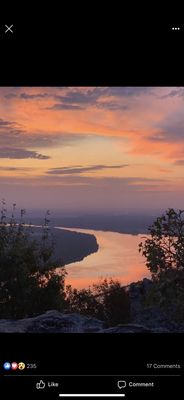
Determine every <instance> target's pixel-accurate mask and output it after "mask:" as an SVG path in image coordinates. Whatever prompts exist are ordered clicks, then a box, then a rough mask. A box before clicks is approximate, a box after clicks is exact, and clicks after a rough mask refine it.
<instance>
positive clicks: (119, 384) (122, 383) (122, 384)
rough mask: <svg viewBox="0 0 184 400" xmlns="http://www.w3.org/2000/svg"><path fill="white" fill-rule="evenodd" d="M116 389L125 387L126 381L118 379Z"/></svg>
mask: <svg viewBox="0 0 184 400" xmlns="http://www.w3.org/2000/svg"><path fill="white" fill-rule="evenodd" d="M117 385H118V389H123V388H125V387H126V381H118V383H117Z"/></svg>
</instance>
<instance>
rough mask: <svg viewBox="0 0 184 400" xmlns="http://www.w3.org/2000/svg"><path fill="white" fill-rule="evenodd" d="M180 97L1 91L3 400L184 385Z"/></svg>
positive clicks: (176, 90) (157, 90)
mask: <svg viewBox="0 0 184 400" xmlns="http://www.w3.org/2000/svg"><path fill="white" fill-rule="evenodd" d="M183 92H184V89H183V87H177V86H172V87H166V86H163V87H160V86H154V87H152V86H71V87H67V86H59V85H58V86H19V87H17V86H12V87H10V86H1V87H0V105H1V118H0V158H1V162H0V180H1V215H0V218H1V222H0V333H1V337H2V342H3V343H5V341H6V343H8V345H6V346H3V351H2V356H1V366H0V370H1V376H2V383H3V386H2V387H5V390H6V391H7V393H8V391H12V390H13V392H14V393H17V394H20V393H25V394H26V393H28V392H29V393H31V394H34V396H35V397H36V398H37V397H40V398H41V397H45V396H47V395H49V396H52V397H51V398H53V399H54V398H59V397H86V398H87V397H125V398H127V399H128V398H136V396H138V395H141V396H142V398H148V397H149V398H155V396H156V394H158V393H159V394H161V393H165V392H166V390H168V388H169V391H170V393H169V395H170V396H174V395H175V393H176V390H179V389H178V388H180V387H181V382H182V379H183V353H182V345H181V343H182V337H183V333H184V309H183V289H184V267H183V254H184V240H183V238H184V230H183V227H184V211H183V164H184V160H183V158H182V157H183V150H182V148H183V147H182V146H183V135H182V127H183ZM148 105H149V106H148ZM119 365H120V366H119ZM176 388H177V389H176ZM178 396H180V395H179V394H178ZM49 398H50V397H49ZM170 398H173V397H170ZM178 398H180V397H178Z"/></svg>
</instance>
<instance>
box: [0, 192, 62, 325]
mask: <svg viewBox="0 0 184 400" xmlns="http://www.w3.org/2000/svg"><path fill="white" fill-rule="evenodd" d="M15 211H16V204H13V209H12V214H11V217H10V218H9V220H8V219H7V210H6V204H5V201H4V200H3V201H2V209H1V223H0V317H1V318H21V317H26V316H31V315H35V314H39V313H41V312H44V311H46V310H48V309H53V308H57V309H62V307H63V303H64V277H65V274H66V272H65V270H64V268H62V269H61V274H60V275H57V274H56V273H55V271H54V268H55V267H56V266H58V263H55V262H54V261H53V260H52V254H53V241H52V238H51V236H50V234H49V225H48V223H49V220H48V215H49V211H47V212H46V216H45V220H44V223H43V226H42V236H41V240H40V241H39V240H36V239H35V238H34V233H33V231H32V227H31V225H28V226H27V225H26V224H25V221H24V216H25V210H23V209H22V210H21V212H20V220H19V222H17V221H16V218H15Z"/></svg>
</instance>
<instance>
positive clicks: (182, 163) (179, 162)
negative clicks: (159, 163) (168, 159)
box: [174, 160, 184, 166]
mask: <svg viewBox="0 0 184 400" xmlns="http://www.w3.org/2000/svg"><path fill="white" fill-rule="evenodd" d="M174 165H180V166H181V165H184V160H176V161H175V162H174Z"/></svg>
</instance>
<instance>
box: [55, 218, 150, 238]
mask: <svg viewBox="0 0 184 400" xmlns="http://www.w3.org/2000/svg"><path fill="white" fill-rule="evenodd" d="M154 219H155V217H154V216H148V215H146V216H145V215H117V216H108V215H105V216H103V215H102V216H101V215H86V216H80V217H63V218H57V219H56V218H52V225H53V226H54V225H55V226H63V227H68V228H82V229H94V230H102V231H112V232H118V233H130V234H138V233H148V227H149V226H150V225H151V224H152V223H153V221H154Z"/></svg>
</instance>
